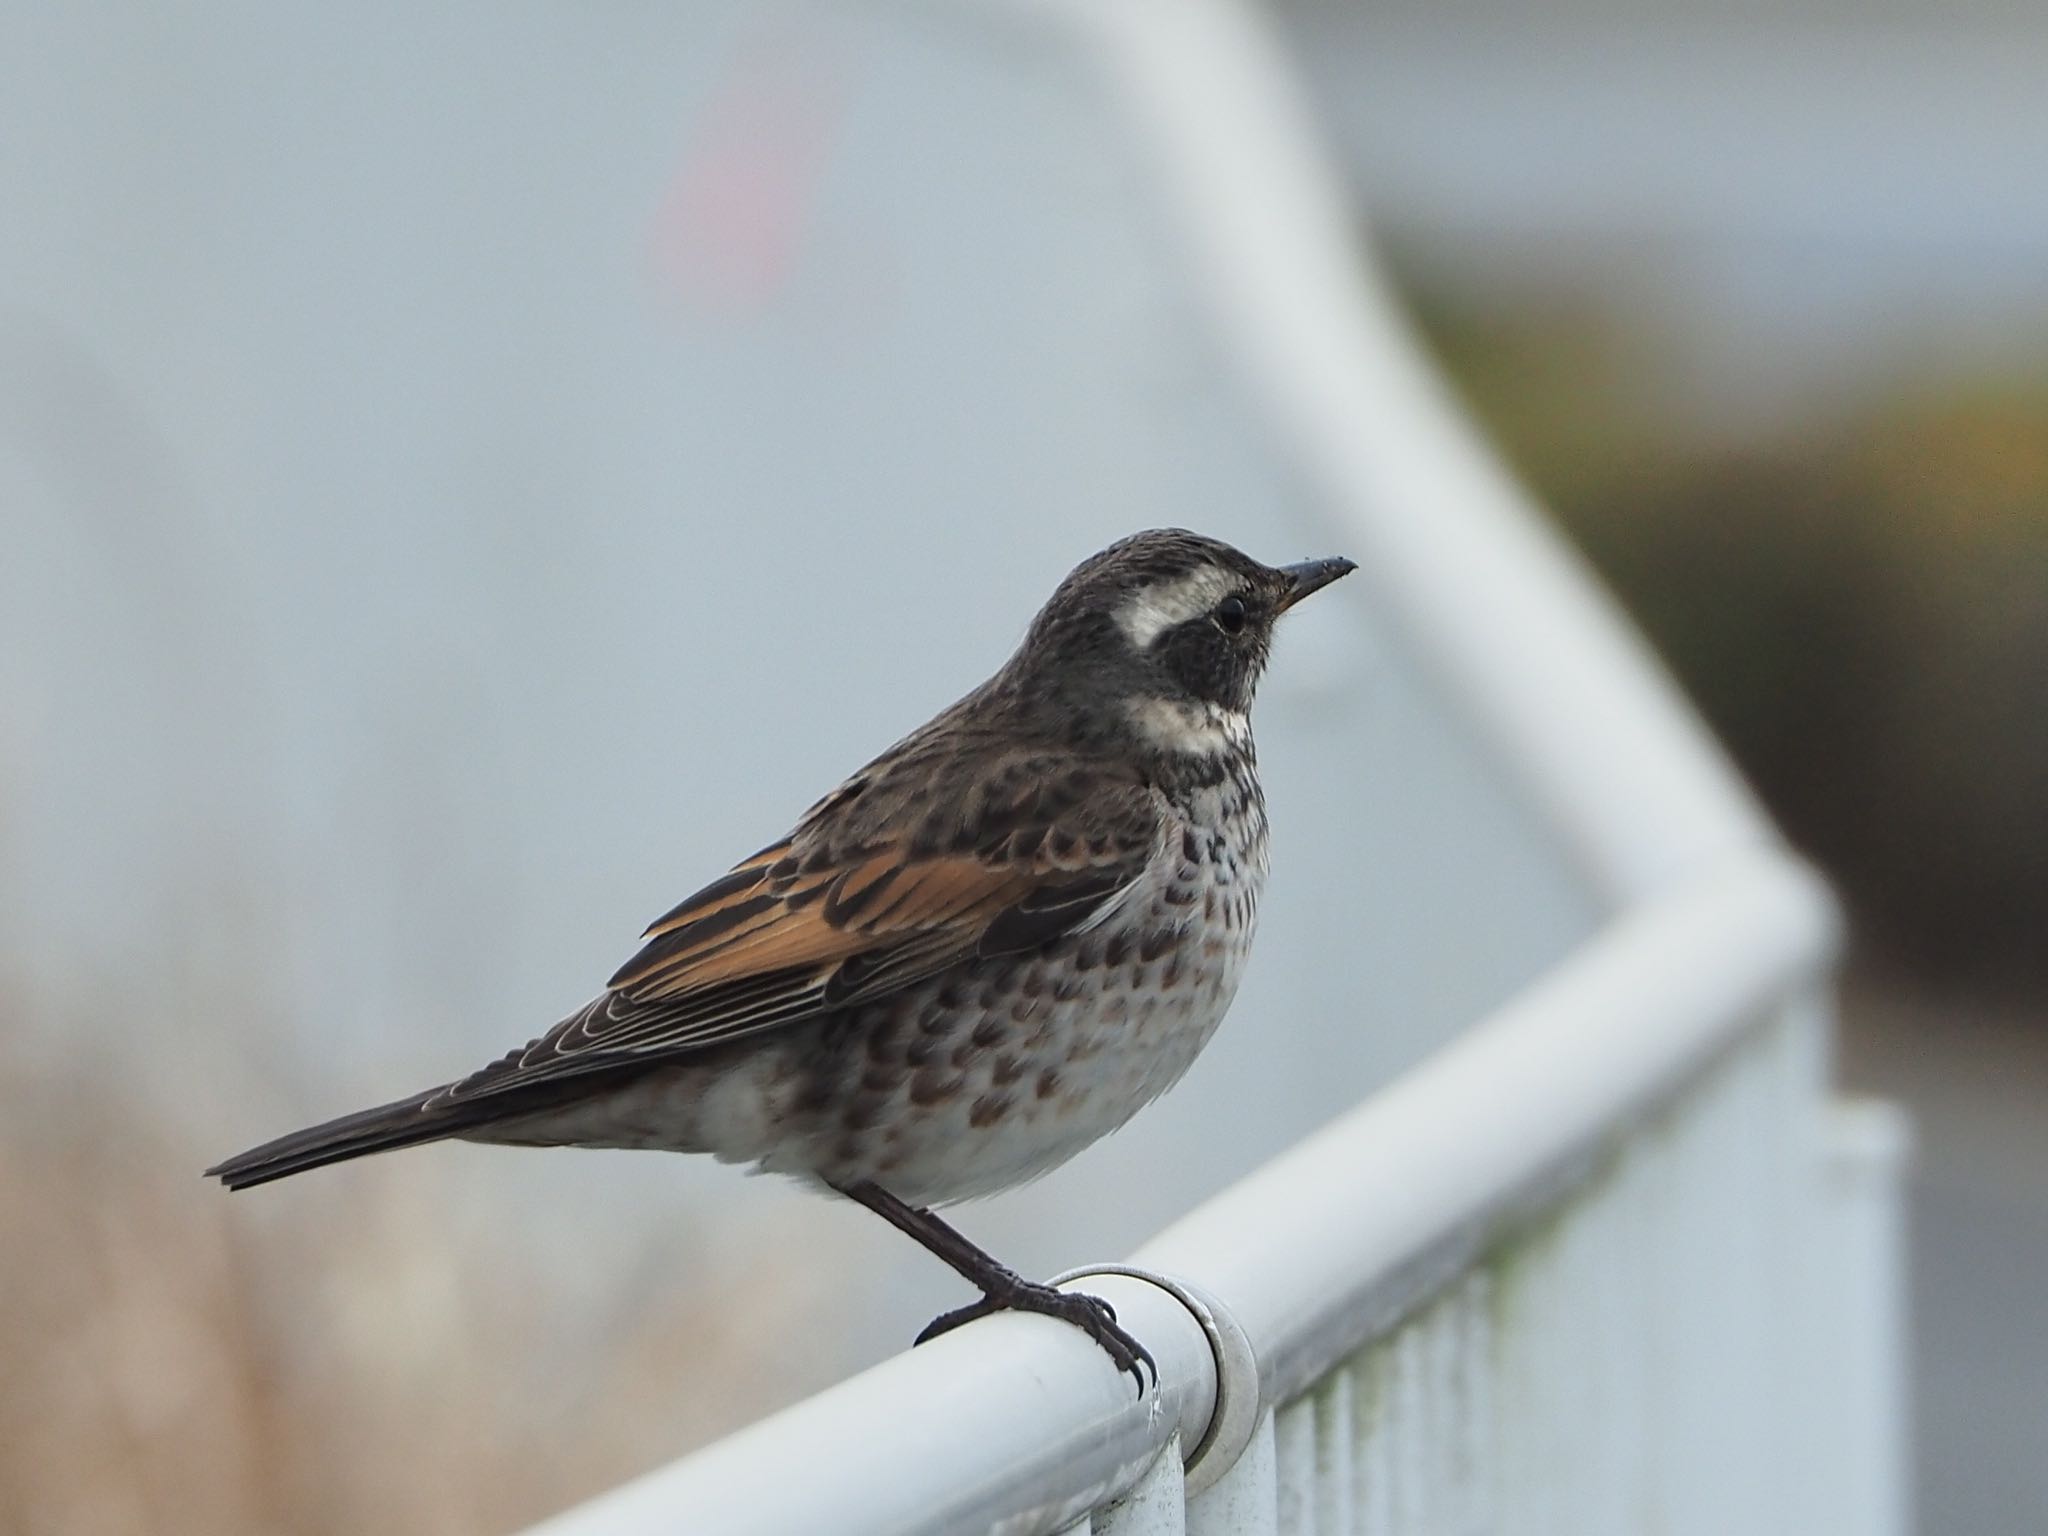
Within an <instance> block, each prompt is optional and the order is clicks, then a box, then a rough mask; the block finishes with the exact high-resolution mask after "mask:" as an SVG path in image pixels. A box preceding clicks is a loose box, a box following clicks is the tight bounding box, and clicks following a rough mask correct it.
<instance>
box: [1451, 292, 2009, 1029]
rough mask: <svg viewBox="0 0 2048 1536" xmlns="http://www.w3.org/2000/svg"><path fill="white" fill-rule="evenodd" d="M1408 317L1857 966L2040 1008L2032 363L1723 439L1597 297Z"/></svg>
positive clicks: (1928, 384)
mask: <svg viewBox="0 0 2048 1536" xmlns="http://www.w3.org/2000/svg"><path fill="white" fill-rule="evenodd" d="M1410 286H1411V289H1413V288H1415V287H1416V286H1417V285H1414V284H1411V285H1410ZM1419 309H1420V319H1421V323H1422V325H1423V328H1424V330H1425V331H1426V333H1427V334H1428V335H1429V336H1430V338H1431V339H1432V341H1433V342H1434V344H1435V345H1436V347H1437V350H1438V353H1439V355H1440V357H1441V358H1442V359H1443V361H1444V363H1445V364H1446V366H1447V367H1448V368H1449V370H1450V371H1451V373H1452V375H1453V377H1454V378H1455V379H1456V381H1457V382H1458V383H1459V385H1460V386H1461V388H1462V389H1463V391H1464V393H1465V396H1466V399H1467V401H1468V403H1469V404H1470V405H1471V406H1472V408H1473V409H1474V410H1475V412H1476V413H1477V414H1478V416H1479V417H1480V418H1481V420H1482V421H1483V422H1484V423H1485V425H1486V426H1487V428H1488V429H1489V431H1490V432H1491V434H1492V436H1493V438H1494V441H1495V442H1496V443H1497V444H1498V445H1499V446H1500V447H1501V448H1502V449H1503V451H1505V452H1506V454H1507V455H1508V456H1509V458H1510V459H1511V460H1512V461H1513V463H1514V464H1515V465H1516V467H1517V469H1518V470H1519V471H1520V473H1521V474H1522V475H1523V476H1524V478H1525V479H1526V480H1527V481H1528V482H1529V483H1530V484H1531V485H1532V487H1533V488H1534V489H1535V490H1536V492H1537V493H1538V494H1539V495H1540V496H1541V497H1542V499H1543V500H1544V501H1545V502H1546V503H1547V504H1548V505H1549V507H1550V508H1551V509H1552V511H1553V512H1554V514H1555V515H1556V516H1557V517H1558V519H1559V520H1560V521H1561V522H1562V523H1563V524H1564V526H1565V528H1566V529H1567V531H1568V532H1569V533H1570V535H1571V536H1572V537H1573V538H1574V540H1575V541H1576V542H1577V543H1578V544H1579V545H1580V547H1581V548H1582V549H1583V550H1584V551H1585V552H1586V554H1587V555H1588V557H1589V558H1590V559H1591V560H1592V562H1593V563H1594V565H1595V566H1596V567H1597V568H1598V569H1599V570H1600V572H1601V573H1602V574H1603V575H1604V576H1605V578H1606V579H1607V580H1608V582H1609V583H1610V584H1611V585H1612V586H1613V588H1614V589H1615V591H1616V592H1617V593H1618V594H1619V596H1620V597H1621V599H1622V601H1623V602H1624V603H1625V604H1626V605H1627V606H1628V607H1629V608H1630V609H1631V611H1632V612H1633V613H1634V615H1635V617H1636V619H1637V621H1638V622H1639V623H1640V624H1641V625H1642V627H1643V629H1644V630H1645V632H1646V633H1647V634H1648V635H1649V637H1650V639H1651V640H1652V642H1653V643H1654V644H1655V645H1656V646H1657V647H1658V648H1659V649H1660V650H1661V651H1662V653H1663V654H1664V656H1665V658H1666V660H1667V661H1668V663H1669V664H1670V666H1671V667H1672V669H1673V670H1674V671H1675V672H1676V673H1677V674H1678V676H1679V678H1680V679H1681V681H1682V682H1683V683H1684V685H1685V687H1686V688H1687V689H1688V690H1689V691H1690V693H1691V694H1692V696H1693V698H1694V699H1695V700H1696V701H1697V703H1698V704H1699V707H1700V708H1701V710H1702V711H1703V712H1704V713H1705V715H1706V716H1707V718H1708V720H1709V721H1710V722H1711V724H1712V725H1713V726H1714V728H1715V729H1716V731H1717V732H1718V733H1719V734H1720V736H1721V737H1722V739H1723V740H1724V741H1725V742H1726V743H1727V744H1728V746H1729V748H1730V750H1731V751H1732V752H1733V753H1734V755H1735V757H1736V758H1737V759H1738V761H1739V762H1740V763H1741V764H1742V766H1743V767H1744V769H1745V770H1746V771H1747V772H1748V774H1749V775H1750V777H1751V778H1752V780H1753V781H1754V783H1755V784H1756V785H1757V787H1758V789H1759V791H1760V792H1761V794H1762V795H1763V797H1764V799H1765V800H1766V801H1767V802H1768V803H1769V805H1770V807H1771V809H1772V811H1773V812H1774V814H1776V816H1777V817H1778V818H1779V820H1780V822H1781V824H1782V825H1783V826H1784V827H1785V829H1786V831H1787V832H1788V834H1789V835H1790V836H1791V838H1792V839H1793V840H1794V841H1795V842H1796V843H1798V844H1799V845H1800V846H1802V847H1804V848H1805V849H1807V850H1808V851H1809V852H1810V853H1811V854H1812V855H1813V856H1814V857H1815V858H1816V860H1817V861H1818V862H1820V863H1821V864H1822V865H1823V866H1824V867H1825V868H1826V869H1827V870H1828V871H1829V872H1830V873H1831V874H1832V875H1833V876H1834V878H1835V879H1836V881H1837V883H1838V885H1839V886H1840V888H1841V889H1842V891H1843V893H1844V895H1845V897H1846V899H1847V901H1848V904H1849V907H1850V910H1851V914H1852V917H1853V919H1854V921H1855V925H1856V935H1857V946H1858V947H1857V958H1858V959H1859V961H1861V962H1863V963H1866V964H1870V965H1874V966H1878V967H1894V968H1902V969H1907V970H1910V971H1912V972H1914V973H1915V974H1917V975H1918V976H1921V977H1924V978H1925V979H1927V980H1930V981H1933V982H1937V983H1940V984H1944V985H1947V986H1950V987H1963V988H1967V989H1969V990H1971V991H1973V992H1977V993H1980V994H1987V995H2004V996H2010V995H2014V994H2021V995H2031V996H2035V997H2038V996H2040V995H2042V994H2043V993H2044V992H2048V357H2043V358H2042V359H2041V364H2040V367H2039V369H2038V371H2036V372H2034V373H2032V374H2031V375H2025V374H2022V375H2018V376H2015V375H2013V374H2012V373H2010V372H2006V373H2001V374H1997V375H1986V376H1979V377H1970V376H1958V375H1956V374H1953V373H1948V374H1943V375H1940V376H1936V377H1928V376H1926V373H1925V372H1924V371H1923V372H1921V373H1920V374H1918V375H1916V376H1896V375H1895V376H1894V377H1892V378H1890V379H1888V380H1884V381H1879V384H1878V385H1877V387H1875V388H1873V389H1871V390H1870V391H1868V392H1867V393H1865V394H1864V395H1863V397H1862V398H1861V399H1860V400H1857V401H1854V402H1851V403H1848V404H1842V403H1839V402H1838V403H1837V404H1836V405H1835V407H1834V408H1832V409H1831V410H1829V411H1827V412H1826V413H1824V414H1822V413H1820V412H1817V411H1816V412H1815V413H1813V414H1811V415H1809V416H1807V417H1804V418H1802V419H1800V420H1798V421H1796V422H1791V423H1787V424H1785V425H1784V426H1782V427H1780V428H1776V429H1773V430H1770V431H1758V430H1755V429H1751V430H1747V431H1740V432H1729V431H1727V430H1725V429H1715V428H1713V427H1711V426H1710V427H1707V428H1702V427H1701V426H1700V425H1699V423H1698V422H1696V421H1694V420H1689V419H1688V415H1687V412H1686V411H1685V410H1684V409H1683V408H1682V407H1676V406H1673V405H1671V404H1669V403H1668V402H1670V401H1672V400H1673V399H1674V397H1675V395H1676V394H1677V390H1676V389H1675V388H1674V380H1673V378H1672V373H1673V369H1672V368H1671V367H1670V366H1669V364H1668V363H1667V362H1665V361H1664V360H1663V359H1661V358H1660V356H1659V352H1658V349H1657V348H1656V346H1655V345H1654V344H1652V342H1651V341H1650V340H1649V339H1648V338H1645V337H1642V336H1640V335H1636V334H1632V333H1630V332H1629V331H1628V330H1627V329H1626V328H1625V327H1623V326H1621V325H1619V324H1618V323H1617V322H1616V321H1614V320H1613V319H1611V318H1609V317H1607V316H1605V315H1604V314H1603V312H1602V311H1601V309H1600V308H1599V307H1598V306H1597V304H1595V303H1569V302H1568V303H1564V304H1542V305H1531V306H1528V307H1526V308H1508V309H1503V308H1501V307H1499V306H1498V305H1489V306H1487V307H1486V308H1484V309H1477V308H1467V307H1461V306H1459V305H1457V304H1455V303H1452V302H1447V301H1445V300H1444V299H1442V298H1441V297H1433V296H1431V295H1429V294H1428V293H1427V292H1426V291H1425V292H1424V294H1423V297H1422V300H1421V303H1420V306H1419Z"/></svg>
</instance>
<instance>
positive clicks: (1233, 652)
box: [1010, 528, 1357, 752]
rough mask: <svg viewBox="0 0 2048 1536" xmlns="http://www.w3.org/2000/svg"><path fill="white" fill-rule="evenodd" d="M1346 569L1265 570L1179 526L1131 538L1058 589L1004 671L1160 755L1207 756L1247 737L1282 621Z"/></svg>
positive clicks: (1340, 562)
mask: <svg viewBox="0 0 2048 1536" xmlns="http://www.w3.org/2000/svg"><path fill="white" fill-rule="evenodd" d="M1355 569H1357V567H1356V566H1355V565H1354V564H1353V563H1352V562H1351V561H1349V560H1345V559H1330V560H1306V561H1303V562H1302V563H1300V564H1299V565H1283V566H1271V565H1262V564H1260V563H1259V562H1258V561H1256V560H1254V559H1252V558H1251V557H1250V556H1249V555H1246V554H1243V553H1242V552H1240V551H1238V550H1236V549H1233V548H1231V546H1230V545H1228V544H1225V543H1223V542H1221V541H1220V540H1217V539H1211V538H1205V537H1203V536H1202V535H1201V534H1197V533H1189V532H1187V531H1186V530H1185V529H1180V528H1157V529H1152V530H1150V531H1148V532H1145V533H1137V534H1133V535H1131V536H1130V537H1129V538H1127V539H1120V540H1118V541H1117V542H1116V543H1114V544H1112V545H1110V547H1109V548H1107V549H1105V550H1104V551H1102V553H1101V554H1099V555H1095V556H1093V557H1092V558H1090V559H1088V560H1084V561H1083V562H1082V563H1081V564H1080V565H1079V566H1077V567H1075V569H1074V571H1073V572H1072V573H1071V574H1070V575H1069V576H1068V577H1067V579H1066V580H1065V581H1063V582H1061V583H1060V586H1059V590H1058V591H1056V592H1054V593H1053V595H1052V598H1051V600H1050V601H1048V602H1047V603H1046V605H1045V606H1044V607H1043V608H1041V609H1040V610H1039V612H1038V617H1037V618H1035V619H1034V620H1032V623H1031V630H1030V633H1029V634H1028V635H1026V637H1025V640H1024V644H1023V646H1022V648H1021V649H1020V650H1019V651H1018V653H1017V656H1016V658H1015V659H1014V660H1013V661H1012V663H1011V668H1010V670H1011V672H1012V673H1013V675H1014V679H1015V681H1016V682H1017V683H1018V684H1019V685H1020V687H1021V690H1022V691H1023V692H1024V694H1025V695H1026V696H1028V697H1031V698H1033V699H1035V700H1040V701H1043V702H1045V703H1048V704H1056V705H1057V707H1059V708H1061V709H1064V710H1071V709H1074V708H1076V707H1079V708H1082V709H1084V710H1086V711H1087V712H1088V713H1090V714H1091V715H1096V716H1097V717H1098V718H1099V717H1100V714H1101V712H1103V711H1107V712H1108V714H1109V716H1110V717H1111V718H1113V719H1116V720H1117V721H1118V722H1119V723H1121V724H1126V725H1130V726H1135V727H1136V728H1137V730H1138V731H1139V733H1140V734H1141V735H1143V736H1145V737H1148V738H1150V739H1151V740H1152V741H1153V742H1154V744H1155V745H1158V746H1161V747H1164V748H1166V749H1168V750H1186V751H1198V752H1199V751H1214V750H1215V749H1216V747H1217V745H1219V744H1220V743H1222V742H1224V741H1227V740H1228V739H1230V738H1231V737H1232V736H1234V735H1240V734H1246V733H1248V732H1249V729H1250V727H1249V724H1248V712H1249V711H1250V709H1251V703H1252V695H1253V693H1254V692H1255V691H1256V689H1257V687H1258V682H1259V676H1260V674H1261V673H1263V672H1264V671H1265V669H1266V658H1267V656H1268V655H1269V654H1270V652H1271V648H1272V643H1273V628H1274V625H1275V624H1276V623H1277V622H1278V620H1279V618H1280V615H1281V614H1283V613H1285V612H1286V611H1287V610H1288V609H1289V608H1292V607H1293V606H1294V605H1295V604H1296V603H1298V602H1300V601H1301V600H1302V599H1303V598H1304V597H1307V596H1308V595H1309V594H1310V593H1311V592H1315V591H1317V590H1319V589H1321V588H1323V587H1326V586H1328V585H1329V584H1330V583H1331V582H1333V581H1335V580H1336V579H1337V578H1338V577H1340V576H1343V575H1346V574H1348V573H1349V572H1351V571H1353V570H1355Z"/></svg>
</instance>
